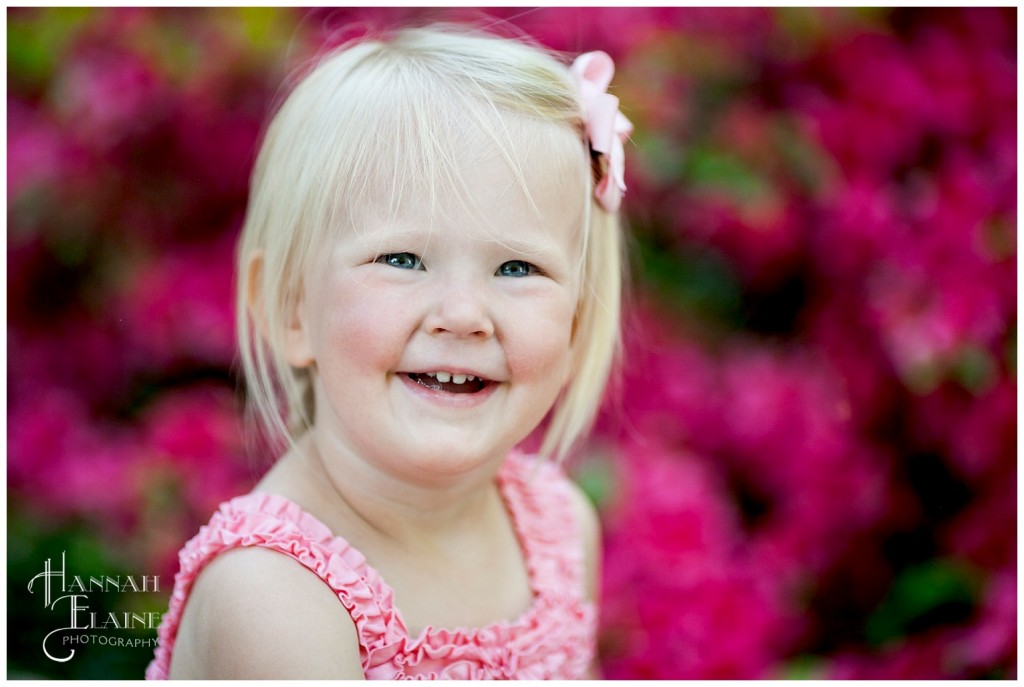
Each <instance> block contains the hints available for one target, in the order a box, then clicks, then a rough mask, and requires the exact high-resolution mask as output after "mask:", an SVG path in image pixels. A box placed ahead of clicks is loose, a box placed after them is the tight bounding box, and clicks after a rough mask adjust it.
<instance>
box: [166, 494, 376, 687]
mask: <svg viewBox="0 0 1024 687" xmlns="http://www.w3.org/2000/svg"><path fill="white" fill-rule="evenodd" d="M282 554H283V555H282ZM179 563H180V569H179V572H178V575H177V576H176V578H175V586H174V592H173V593H172V596H171V603H170V607H169V609H168V612H167V614H165V616H164V618H163V623H162V624H161V627H160V629H159V631H158V636H159V646H158V649H157V652H156V656H155V657H154V660H153V662H152V663H151V664H150V668H149V670H148V671H147V676H149V677H174V678H177V677H188V676H190V675H192V676H196V677H200V676H201V677H207V678H214V677H221V678H228V677H235V678H241V677H250V678H256V677H263V678H271V677H296V676H298V675H303V676H306V677H326V676H337V675H350V676H351V677H353V678H356V677H361V676H362V674H363V673H362V667H363V666H362V660H361V654H360V645H361V642H360V637H361V636H362V635H364V634H366V633H365V632H364V631H363V630H362V629H361V625H366V624H367V623H370V624H371V625H372V624H374V622H375V619H379V618H381V617H384V613H385V611H386V606H387V601H388V599H387V598H386V595H384V594H382V593H379V591H378V590H374V589H370V588H369V586H368V585H369V582H368V579H367V577H368V576H367V575H366V567H365V566H366V562H365V559H364V558H363V557H362V555H361V554H360V553H359V552H358V551H356V550H355V549H353V548H351V547H350V546H348V544H347V543H346V542H345V541H344V540H343V539H341V538H340V537H335V536H334V535H333V534H332V533H331V531H330V530H329V529H328V528H327V527H326V526H325V525H324V524H322V523H321V522H320V521H318V520H317V519H316V518H314V517H313V516H312V515H310V514H308V513H306V512H305V511H303V510H302V509H301V508H300V507H299V506H298V505H297V504H295V503H294V502H293V501H291V500H289V499H287V498H285V497H283V496H279V495H276V494H270V493H266V492H251V493H249V494H247V495H245V496H239V497H236V498H233V499H231V500H229V501H226V502H224V503H223V504H221V506H220V508H219V509H218V510H217V512H216V513H214V515H213V516H212V517H211V518H210V520H209V522H208V523H207V524H206V525H204V526H203V527H201V528H200V530H199V532H198V533H197V534H196V536H194V537H193V538H192V539H191V540H189V541H188V542H187V543H186V544H185V546H184V548H183V549H182V550H181V552H180V553H179ZM332 604H339V606H338V608H339V610H340V609H341V607H342V606H344V607H345V610H347V611H348V612H340V613H324V609H327V608H331V607H332ZM225 656H231V657H232V659H231V660H230V661H226V660H225V659H224V657H225ZM295 661H299V663H300V664H301V665H299V664H296V663H295Z"/></svg>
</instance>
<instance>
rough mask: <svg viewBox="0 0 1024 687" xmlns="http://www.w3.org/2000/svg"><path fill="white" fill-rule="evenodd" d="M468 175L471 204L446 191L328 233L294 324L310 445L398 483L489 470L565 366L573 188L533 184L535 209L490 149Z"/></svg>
mask: <svg viewBox="0 0 1024 687" xmlns="http://www.w3.org/2000/svg"><path fill="white" fill-rule="evenodd" d="M533 157H539V156H533ZM538 164H539V162H538ZM529 171H530V170H529V169H527V170H526V172H527V173H529ZM463 172H464V175H465V179H466V181H467V183H468V184H469V188H468V192H469V193H468V196H463V197H469V198H470V199H472V207H466V203H464V202H463V201H461V200H460V198H459V194H457V193H454V192H452V193H449V194H447V195H448V196H450V197H448V198H445V199H442V202H441V203H440V204H439V207H440V208H441V209H442V210H443V212H441V213H436V214H432V213H431V212H429V210H428V208H427V207H424V208H423V209H422V213H421V214H416V213H414V212H406V213H404V214H403V216H402V217H400V218H398V219H394V220H389V221H379V220H373V219H366V220H365V222H364V223H363V224H362V225H361V226H360V227H359V230H358V231H349V232H346V234H345V235H344V236H339V237H337V238H332V239H331V242H330V243H329V244H328V245H327V246H326V248H325V252H324V254H323V256H322V257H323V261H322V265H321V266H320V267H319V268H318V269H317V270H315V272H314V273H313V274H308V275H306V278H305V280H304V294H303V301H302V303H301V305H300V307H299V311H298V313H297V317H296V318H295V319H294V320H293V325H292V329H291V330H290V331H289V344H288V348H289V350H288V354H289V358H290V362H291V363H292V364H293V365H298V366H305V365H312V366H313V376H314V380H315V382H314V389H315V394H316V418H315V422H314V428H313V431H314V432H316V433H318V434H319V437H318V438H319V439H321V440H322V441H320V445H321V446H328V447H331V446H335V447H338V448H340V449H341V451H342V453H343V454H344V455H347V456H351V457H355V458H356V459H358V460H362V461H366V462H370V463H372V464H373V465H374V466H375V467H377V468H385V469H386V470H387V471H388V472H389V473H390V474H401V475H404V476H405V477H406V478H409V477H412V478H416V479H420V480H424V479H430V478H431V477H433V478H443V477H445V476H455V475H458V474H460V473H465V472H466V471H468V470H472V469H473V468H475V467H479V466H481V465H484V464H488V465H493V464H494V462H495V461H497V460H499V459H500V458H503V457H504V455H505V454H506V453H507V452H508V450H509V449H510V448H511V447H512V446H514V445H515V444H516V443H518V442H519V441H520V440H522V439H523V438H524V437H525V436H526V435H527V434H529V433H530V432H531V431H532V430H533V429H534V428H535V427H536V426H537V425H538V423H539V422H540V421H541V420H542V419H543V417H544V415H545V414H546V413H547V411H548V410H549V409H550V408H551V406H552V404H553V403H554V401H555V399H556V397H557V396H558V393H559V391H560V390H561V389H562V387H563V385H564V384H565V382H566V381H567V377H568V374H569V370H570V356H571V353H570V343H571V335H572V328H573V317H574V314H575V310H576V303H577V289H578V284H577V278H578V277H577V272H578V263H579V258H580V247H579V237H578V231H577V230H576V228H577V227H578V226H579V225H580V223H581V208H582V203H581V202H580V198H581V194H580V193H577V192H571V191H570V192H569V193H566V189H565V183H564V182H561V183H551V184H538V186H540V187H539V188H536V189H531V190H532V191H533V192H532V194H531V195H532V196H533V198H532V200H533V203H536V207H535V206H534V205H532V204H531V202H530V200H529V199H528V198H527V196H526V195H525V193H523V191H522V190H521V189H520V186H519V185H518V183H517V182H516V181H515V178H514V177H513V175H512V174H511V172H509V171H508V170H507V168H506V167H505V165H504V164H503V163H502V162H500V161H499V160H498V159H497V158H492V159H487V160H483V161H478V162H474V163H473V164H472V165H467V166H466V168H465V169H464V170H463ZM567 196H571V197H567ZM423 205H424V206H426V203H424V204H423Z"/></svg>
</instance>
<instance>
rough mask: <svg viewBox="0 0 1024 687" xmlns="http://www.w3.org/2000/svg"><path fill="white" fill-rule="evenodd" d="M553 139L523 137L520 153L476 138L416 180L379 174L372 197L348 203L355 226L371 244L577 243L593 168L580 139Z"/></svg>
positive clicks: (369, 190)
mask: <svg viewBox="0 0 1024 687" xmlns="http://www.w3.org/2000/svg"><path fill="white" fill-rule="evenodd" d="M549 133H550V132H549ZM551 138H552V137H551V136H550V135H548V136H540V135H534V136H529V135H523V136H520V137H517V138H516V139H513V143H514V147H502V146H499V145H496V144H494V143H492V142H490V141H482V142H481V141H473V140H472V139H470V140H468V141H463V142H460V143H456V144H454V145H453V149H452V151H451V153H452V154H451V156H450V157H449V158H448V159H447V160H445V161H443V164H440V165H438V166H437V167H436V168H434V169H430V168H429V167H428V168H425V169H423V170H421V171H420V173H419V174H415V175H412V176H410V175H408V174H395V173H392V174H391V175H390V176H386V170H381V172H380V173H379V174H378V175H377V176H376V178H375V179H373V180H372V181H371V183H368V184H367V185H366V186H364V189H365V190H366V191H367V193H365V194H363V195H362V197H355V198H354V197H351V196H350V197H348V199H347V200H348V202H347V203H346V205H347V208H348V210H349V212H348V214H349V216H350V218H351V219H350V222H351V226H352V228H353V229H354V230H355V231H356V233H357V235H358V236H359V238H360V240H361V241H371V242H372V241H379V240H382V239H389V240H390V239H402V238H404V239H407V240H416V239H422V238H423V237H429V236H433V235H435V234H440V235H443V236H444V237H446V238H449V239H462V240H469V241H491V242H503V243H518V244H522V245H521V247H525V244H530V243H532V244H538V243H545V242H554V243H563V242H565V241H576V240H577V239H578V235H579V234H580V232H581V228H582V226H583V223H584V212H585V208H586V205H587V203H586V201H587V198H588V190H587V187H586V174H588V173H589V166H587V164H586V162H587V161H586V160H585V159H584V157H583V153H582V149H580V150H577V145H578V144H577V142H576V141H574V140H572V139H569V140H568V141H565V140H564V138H565V137H564V135H563V137H562V138H563V140H562V141H560V142H559V143H560V144H561V145H560V146H559V145H558V144H557V143H555V144H554V145H552V141H550V140H545V139H551ZM555 138H557V137H555ZM453 143H454V142H453ZM559 147H561V148H562V150H558V148H559Z"/></svg>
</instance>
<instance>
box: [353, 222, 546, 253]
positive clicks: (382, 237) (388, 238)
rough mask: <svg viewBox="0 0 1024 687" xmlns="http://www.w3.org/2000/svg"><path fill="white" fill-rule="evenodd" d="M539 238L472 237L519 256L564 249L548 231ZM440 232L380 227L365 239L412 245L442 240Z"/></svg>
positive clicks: (388, 244)
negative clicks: (479, 238) (480, 238)
mask: <svg viewBox="0 0 1024 687" xmlns="http://www.w3.org/2000/svg"><path fill="white" fill-rule="evenodd" d="M537 234H538V235H537V236H536V239H537V240H529V241H528V240H524V239H522V238H520V237H517V236H500V235H498V234H495V235H494V236H491V237H487V238H485V239H483V240H478V239H476V238H474V239H471V240H472V241H473V242H474V243H476V242H480V243H485V244H489V245H493V246H498V247H500V248H501V249H504V250H508V251H511V252H512V253H516V254H518V255H537V256H555V255H558V253H559V252H560V250H561V246H560V245H559V242H558V241H557V240H556V239H555V237H553V236H552V235H551V234H550V233H549V232H546V231H538V232H537ZM439 236H440V235H439V234H438V233H437V232H435V231H432V230H431V229H429V228H416V227H409V228H406V227H381V228H378V229H375V230H373V231H371V232H368V233H367V234H364V236H363V242H364V243H365V244H366V245H369V246H379V245H387V246H389V247H394V246H402V245H405V244H408V245H410V246H415V247H422V246H425V245H428V244H430V243H436V242H438V241H439V240H441V241H443V239H439Z"/></svg>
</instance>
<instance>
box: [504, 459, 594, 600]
mask: <svg viewBox="0 0 1024 687" xmlns="http://www.w3.org/2000/svg"><path fill="white" fill-rule="evenodd" d="M499 483H500V484H501V488H502V493H503V495H504V498H505V500H506V503H507V504H508V507H509V511H510V512H511V514H512V519H513V521H514V525H515V528H516V532H517V534H518V535H519V540H520V543H521V545H522V546H523V548H524V550H525V553H526V559H527V561H528V566H529V568H530V577H531V579H532V580H533V584H534V587H535V589H536V591H537V592H539V593H541V594H550V595H552V596H555V597H559V598H563V599H566V600H573V601H581V600H582V599H583V588H584V578H585V566H584V552H583V546H582V539H581V536H580V526H579V523H578V522H577V518H576V513H575V512H574V510H573V507H572V503H573V495H572V494H571V493H570V491H569V490H570V489H571V488H572V487H571V483H570V482H569V480H568V478H566V477H565V475H564V473H563V471H562V469H561V468H560V467H559V466H557V465H556V464H554V463H552V462H551V461H550V460H548V459H545V458H542V457H538V456H534V455H526V454H522V453H518V452H513V453H511V454H510V455H509V457H508V458H507V459H506V461H505V463H504V465H503V466H502V470H501V473H500V474H499Z"/></svg>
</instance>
